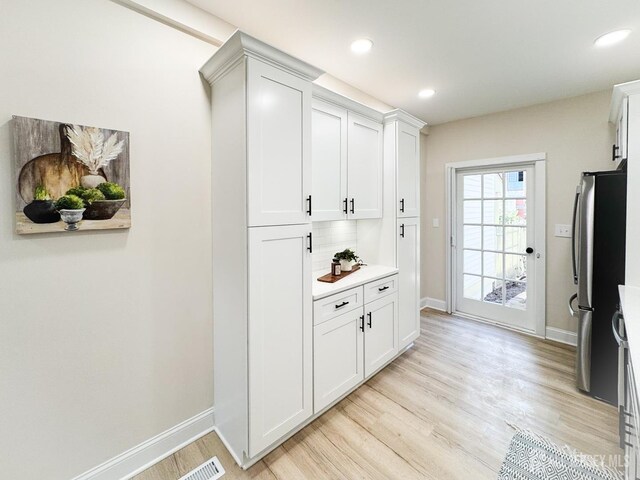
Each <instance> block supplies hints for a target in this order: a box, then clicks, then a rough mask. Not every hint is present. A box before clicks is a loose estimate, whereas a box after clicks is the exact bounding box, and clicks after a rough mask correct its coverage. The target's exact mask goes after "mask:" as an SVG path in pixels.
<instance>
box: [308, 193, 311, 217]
mask: <svg viewBox="0 0 640 480" xmlns="http://www.w3.org/2000/svg"><path fill="white" fill-rule="evenodd" d="M307 207H308V208H307V215H309V216H311V195H309V196H308V197H307Z"/></svg>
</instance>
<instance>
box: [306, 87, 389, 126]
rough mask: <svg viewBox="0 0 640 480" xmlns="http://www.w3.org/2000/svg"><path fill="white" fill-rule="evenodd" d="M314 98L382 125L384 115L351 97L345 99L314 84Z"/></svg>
mask: <svg viewBox="0 0 640 480" xmlns="http://www.w3.org/2000/svg"><path fill="white" fill-rule="evenodd" d="M313 98H315V99H317V100H321V101H323V102H327V103H331V104H333V105H336V106H338V107H342V108H345V109H347V110H349V111H351V112H354V113H357V114H359V115H362V116H364V117H367V118H369V119H371V120H373V121H374V122H378V123H382V119H383V113H382V112H380V111H378V110H376V109H374V108H371V107H368V106H367V105H364V104H362V103H360V102H357V101H355V100H353V99H351V98H349V97H345V96H344V95H341V94H339V93H337V92H334V91H333V90H329V89H328V88H325V87H321V86H320V85H316V84H315V83H314V84H313Z"/></svg>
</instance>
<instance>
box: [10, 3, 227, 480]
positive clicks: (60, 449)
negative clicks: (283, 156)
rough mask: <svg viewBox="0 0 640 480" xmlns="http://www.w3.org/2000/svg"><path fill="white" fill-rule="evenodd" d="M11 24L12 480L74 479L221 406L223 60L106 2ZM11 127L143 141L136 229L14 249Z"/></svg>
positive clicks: (135, 147)
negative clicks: (46, 124)
mask: <svg viewBox="0 0 640 480" xmlns="http://www.w3.org/2000/svg"><path fill="white" fill-rule="evenodd" d="M0 12H1V14H0V44H1V45H2V46H1V47H0V466H1V467H0V468H1V473H0V477H2V478H7V479H8V478H46V479H51V480H58V479H60V480H62V479H65V480H68V479H69V478H71V477H73V476H75V475H78V474H80V473H82V472H83V471H85V470H87V469H89V468H91V467H94V466H96V465H98V464H99V463H101V462H103V461H105V460H107V459H109V458H111V457H113V456H114V455H117V454H119V453H122V452H123V451H125V450H127V449H128V448H131V447H133V446H135V445H137V444H138V443H140V442H142V441H144V440H147V439H149V438H151V437H153V436H154V435H157V434H158V433H160V432H162V431H164V430H166V429H167V428H170V427H172V426H175V425H177V424H178V423H180V422H182V421H184V420H186V419H188V418H190V417H192V416H194V415H196V414H198V413H200V412H202V411H204V410H206V409H207V408H210V407H211V406H212V403H213V385H212V356H213V353H212V346H211V345H212V341H211V332H212V314H211V311H212V306H211V290H212V280H211V254H210V250H211V235H210V228H211V222H210V211H211V209H210V200H209V199H210V188H211V181H210V150H211V141H210V127H211V119H210V106H209V98H208V90H207V89H206V88H205V86H204V84H203V82H202V81H201V79H200V77H199V75H198V68H199V67H200V66H201V65H202V64H203V63H204V62H205V61H206V60H207V59H208V58H209V57H210V56H211V54H212V53H213V52H214V50H215V48H214V47H212V46H211V45H209V44H206V43H204V42H202V41H200V40H197V39H195V38H193V37H190V36H187V35H185V34H183V33H180V32H178V31H176V30H174V29H172V28H169V27H167V26H166V25H163V24H161V23H158V22H156V21H153V20H151V19H149V18H147V17H145V16H143V15H139V14H137V13H135V12H133V11H131V10H128V9H126V8H123V7H122V6H120V5H117V4H116V3H112V2H109V1H106V0H56V1H51V0H29V1H19V0H0ZM12 114H16V115H24V116H31V117H38V118H44V119H50V120H59V121H67V122H77V123H81V124H86V125H96V126H101V127H109V128H116V129H120V130H127V131H129V132H131V191H132V200H133V210H132V215H133V227H132V229H131V230H130V231H112V232H79V233H74V234H68V235H50V234H49V235H34V236H28V237H25V236H17V235H15V234H14V233H13V231H14V220H13V218H14V205H15V202H14V184H13V179H14V172H13V167H12V163H13V158H12V155H11V142H12V135H11V128H10V118H11V115H12Z"/></svg>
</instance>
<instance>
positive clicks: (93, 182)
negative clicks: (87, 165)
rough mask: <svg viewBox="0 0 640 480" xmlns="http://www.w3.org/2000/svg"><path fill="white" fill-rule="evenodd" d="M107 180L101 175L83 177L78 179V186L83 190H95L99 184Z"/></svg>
mask: <svg viewBox="0 0 640 480" xmlns="http://www.w3.org/2000/svg"><path fill="white" fill-rule="evenodd" d="M106 181H107V179H106V178H104V177H103V176H102V175H84V176H83V177H80V185H82V186H83V187H84V188H96V187H97V186H98V185H100V184H101V183H104V182H106Z"/></svg>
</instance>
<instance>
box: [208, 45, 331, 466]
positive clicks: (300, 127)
mask: <svg viewBox="0 0 640 480" xmlns="http://www.w3.org/2000/svg"><path fill="white" fill-rule="evenodd" d="M201 73H202V74H203V76H204V77H205V78H206V79H207V80H208V81H209V83H210V84H211V101H212V135H213V136H212V195H213V199H212V201H213V212H212V215H213V232H212V234H213V317H214V319H215V320H214V405H215V419H216V429H217V431H218V432H219V435H220V437H221V439H222V440H223V442H225V444H226V445H227V447H228V449H229V451H230V452H231V453H232V455H234V457H235V460H236V461H237V462H238V463H239V464H240V465H246V464H247V462H248V461H249V460H250V459H252V458H254V457H257V456H258V455H260V454H261V452H262V451H263V450H265V449H266V448H267V447H269V446H270V445H271V444H273V443H274V442H275V441H277V440H278V439H280V438H281V437H282V436H284V435H285V434H287V433H288V432H290V431H291V430H292V429H294V428H295V427H297V426H298V425H299V424H301V423H302V422H304V421H305V420H306V419H308V418H309V417H310V416H311V415H312V413H313V398H312V397H313V385H312V367H313V365H312V362H313V352H312V342H313V340H312V328H313V319H312V294H311V249H312V243H311V242H312V236H311V216H310V212H311V210H310V208H311V199H310V197H309V196H310V195H311V168H310V167H311V81H312V80H314V79H315V78H317V77H318V76H319V75H320V74H321V73H322V72H321V71H320V70H318V69H316V68H315V67H312V66H310V65H308V64H306V63H304V62H301V61H300V60H297V59H295V58H293V57H290V56H289V55H286V54H284V53H282V52H280V51H278V50H276V49H274V48H272V47H269V46H268V45H265V44H264V43H262V42H259V41H258V40H256V39H254V38H252V37H250V36H248V35H246V34H244V33H242V32H236V33H235V34H234V35H233V36H232V37H231V38H230V39H229V40H228V41H227V42H226V43H225V44H224V45H223V46H222V47H221V48H220V49H219V50H218V51H217V52H216V53H215V55H214V56H213V57H212V58H211V59H210V60H209V62H207V64H206V65H205V66H204V67H202V69H201Z"/></svg>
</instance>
